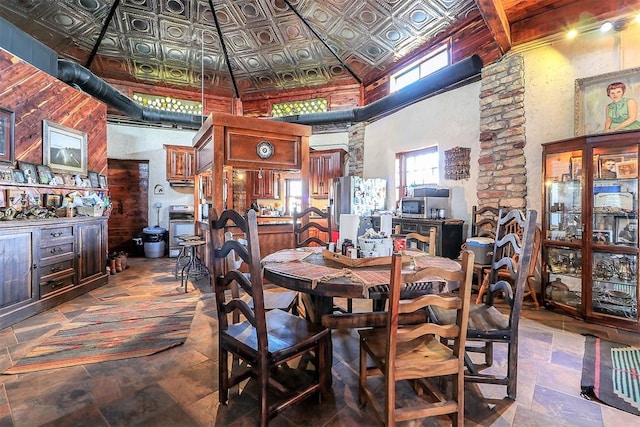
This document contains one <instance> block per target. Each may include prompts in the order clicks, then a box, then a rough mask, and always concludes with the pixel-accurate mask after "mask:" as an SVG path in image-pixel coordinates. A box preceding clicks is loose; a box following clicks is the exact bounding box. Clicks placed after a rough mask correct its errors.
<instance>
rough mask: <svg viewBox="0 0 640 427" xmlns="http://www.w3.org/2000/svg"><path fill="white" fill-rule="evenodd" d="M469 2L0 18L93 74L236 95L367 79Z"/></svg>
mask: <svg viewBox="0 0 640 427" xmlns="http://www.w3.org/2000/svg"><path fill="white" fill-rule="evenodd" d="M114 3H115V4H116V7H115V8H113V6H114ZM211 4H213V7H214V10H215V18H216V19H214V15H213V13H212V12H211ZM112 9H113V11H112ZM471 10H477V9H476V3H475V1H474V0H436V1H422V0H388V1H383V0H368V1H353V0H323V1H314V0H213V1H212V2H210V1H209V0H193V1H190V0H120V1H116V0H59V1H45V0H3V1H2V2H1V3H0V16H2V17H3V18H5V19H7V20H8V21H10V22H12V23H13V24H14V25H16V26H17V27H19V28H21V29H22V30H24V31H25V32H27V33H29V34H31V35H32V36H33V37H34V38H36V39H37V40H39V41H41V42H42V43H44V44H46V45H47V46H49V47H51V48H52V49H54V50H55V51H56V52H58V55H59V56H60V57H62V58H66V59H71V60H74V61H77V62H78V63H80V64H82V65H85V66H87V67H88V68H89V69H90V70H91V71H93V72H94V73H95V74H96V75H98V76H100V77H103V78H112V79H117V80H124V81H135V82H141V83H151V84H162V85H168V86H173V87H183V88H185V89H186V88H189V89H195V88H197V90H200V88H201V85H202V79H204V86H205V88H206V90H207V91H208V92H216V93H220V94H227V95H230V94H233V93H234V92H235V88H234V83H235V84H236V88H237V92H238V93H239V95H241V96H242V95H248V94H255V93H263V92H269V91H281V90H285V89H301V88H310V87H318V86H323V85H327V84H331V85H336V84H354V83H360V82H362V81H366V80H367V79H370V78H372V76H374V77H375V76H379V75H381V74H382V73H383V72H384V71H385V70H388V68H389V67H390V66H391V65H393V64H395V63H397V62H398V61H399V60H401V59H402V58H404V57H406V56H407V55H411V54H412V53H415V52H416V51H417V50H418V49H420V48H422V47H423V46H424V45H425V44H426V43H428V42H429V41H430V40H431V39H433V38H434V37H435V36H437V35H438V34H440V33H442V32H444V31H446V30H447V29H448V28H449V27H450V26H452V25H453V24H454V23H456V22H457V21H458V20H461V19H464V18H465V17H466V16H467V14H468V13H469V12H470V11H471ZM110 14H112V18H111V20H110V21H109V16H110ZM216 20H217V24H218V26H216V22H215V21H216ZM105 22H109V24H108V26H107V27H106V29H105V30H106V31H105V33H104V36H103V37H102V38H100V34H101V31H102V30H103V25H104V24H105ZM218 29H219V32H218ZM219 33H220V34H222V39H223V42H224V45H223V43H221V40H220V37H219ZM98 42H99V44H98ZM94 49H97V50H96V52H95V53H96V54H95V57H94V56H93V55H92V50H94ZM224 49H226V50H227V53H228V57H229V63H230V65H231V67H230V68H231V72H230V71H229V69H228V66H227V63H226V60H225V54H224ZM232 75H233V78H232ZM234 80H235V82H234Z"/></svg>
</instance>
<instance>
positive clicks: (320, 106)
mask: <svg viewBox="0 0 640 427" xmlns="http://www.w3.org/2000/svg"><path fill="white" fill-rule="evenodd" d="M327 104H328V103H327V99H326V98H318V99H309V100H305V101H291V102H280V103H278V104H273V105H272V106H271V116H273V117H286V116H294V115H296V114H311V113H324V112H326V111H327Z"/></svg>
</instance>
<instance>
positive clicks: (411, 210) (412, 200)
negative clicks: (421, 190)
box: [400, 197, 431, 218]
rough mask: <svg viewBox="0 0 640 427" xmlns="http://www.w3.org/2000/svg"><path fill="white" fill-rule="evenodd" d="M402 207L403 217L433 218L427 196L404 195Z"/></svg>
mask: <svg viewBox="0 0 640 427" xmlns="http://www.w3.org/2000/svg"><path fill="white" fill-rule="evenodd" d="M400 209H401V213H402V217H403V218H431V215H430V213H429V209H428V208H427V198H426V197H403V198H402V203H401V204H400Z"/></svg>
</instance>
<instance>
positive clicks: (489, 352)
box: [484, 341, 493, 367]
mask: <svg viewBox="0 0 640 427" xmlns="http://www.w3.org/2000/svg"><path fill="white" fill-rule="evenodd" d="M484 363H485V364H486V365H487V367H489V366H491V365H493V343H492V342H491V341H489V342H486V343H485V344H484Z"/></svg>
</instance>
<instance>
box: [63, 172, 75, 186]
mask: <svg viewBox="0 0 640 427" xmlns="http://www.w3.org/2000/svg"><path fill="white" fill-rule="evenodd" d="M62 182H64V185H73V184H74V183H73V175H71V174H70V173H63V174H62Z"/></svg>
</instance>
